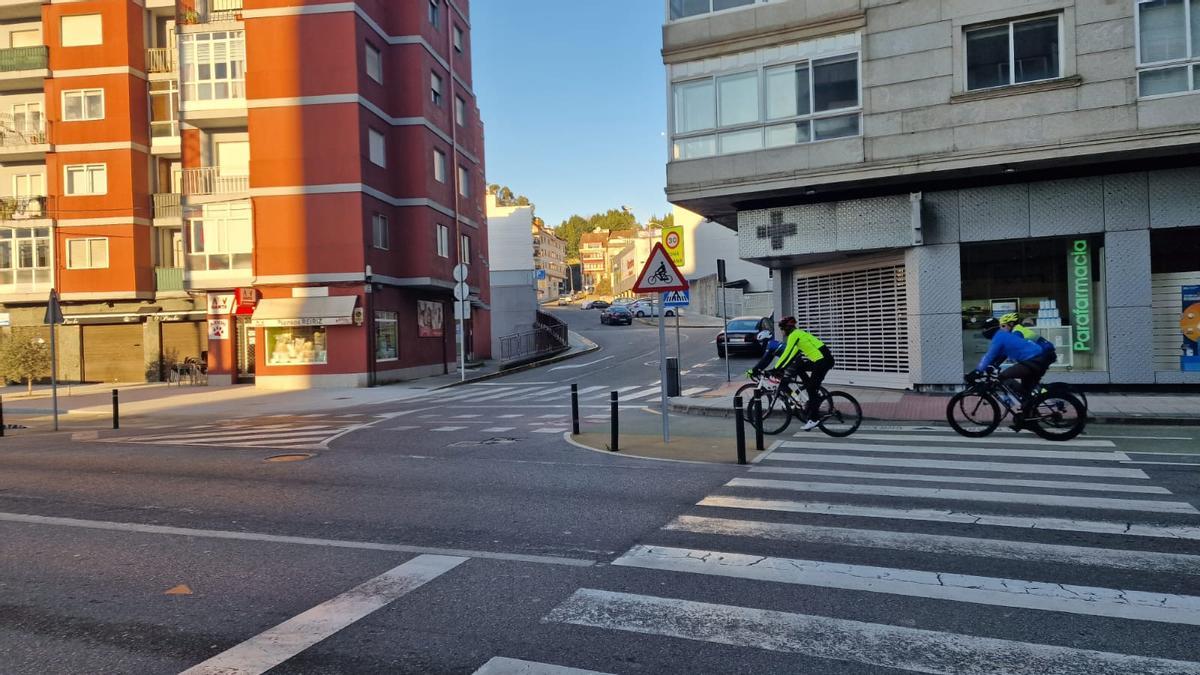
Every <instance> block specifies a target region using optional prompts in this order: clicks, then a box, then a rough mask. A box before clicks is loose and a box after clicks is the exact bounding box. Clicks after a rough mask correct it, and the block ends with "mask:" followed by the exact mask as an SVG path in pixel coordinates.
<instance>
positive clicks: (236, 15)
mask: <svg viewBox="0 0 1200 675" xmlns="http://www.w3.org/2000/svg"><path fill="white" fill-rule="evenodd" d="M241 16H242V0H183V2H180V3H179V5H178V14H177V19H176V21H177V22H178V23H179V25H180V26H196V25H202V24H208V23H221V22H225V21H237V20H239V19H240V18H241Z"/></svg>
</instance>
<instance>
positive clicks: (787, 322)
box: [779, 316, 796, 330]
mask: <svg viewBox="0 0 1200 675" xmlns="http://www.w3.org/2000/svg"><path fill="white" fill-rule="evenodd" d="M779 327H780V328H782V329H784V330H787V329H788V328H795V327H796V317H794V316H785V317H783V318H782V319H780V320H779Z"/></svg>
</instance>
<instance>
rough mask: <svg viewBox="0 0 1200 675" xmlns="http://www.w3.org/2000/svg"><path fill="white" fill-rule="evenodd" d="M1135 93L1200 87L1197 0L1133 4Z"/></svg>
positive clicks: (1152, 0) (1154, 93)
mask: <svg viewBox="0 0 1200 675" xmlns="http://www.w3.org/2000/svg"><path fill="white" fill-rule="evenodd" d="M1137 36H1138V95H1139V96H1162V95H1164V94H1178V93H1181V92H1188V91H1198V90H1200V0H1141V1H1139V2H1138V3H1137Z"/></svg>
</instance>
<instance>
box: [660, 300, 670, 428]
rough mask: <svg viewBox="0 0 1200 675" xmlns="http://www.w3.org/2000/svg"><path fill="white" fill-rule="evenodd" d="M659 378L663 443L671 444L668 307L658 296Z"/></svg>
mask: <svg viewBox="0 0 1200 675" xmlns="http://www.w3.org/2000/svg"><path fill="white" fill-rule="evenodd" d="M658 305H659V307H658V377H659V379H660V382H659V384H660V385H662V421H663V443H670V442H671V422H670V419H669V412H668V410H667V307H666V303H664V302H663V296H662V295H659V296H658Z"/></svg>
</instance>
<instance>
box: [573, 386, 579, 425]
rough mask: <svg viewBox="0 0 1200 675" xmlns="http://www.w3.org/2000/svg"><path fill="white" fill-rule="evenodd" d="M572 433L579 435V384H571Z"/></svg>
mask: <svg viewBox="0 0 1200 675" xmlns="http://www.w3.org/2000/svg"><path fill="white" fill-rule="evenodd" d="M571 433H572V434H574V435H575V436H578V435H579V385H577V384H573V385H571Z"/></svg>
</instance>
